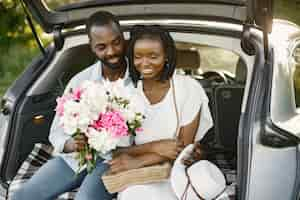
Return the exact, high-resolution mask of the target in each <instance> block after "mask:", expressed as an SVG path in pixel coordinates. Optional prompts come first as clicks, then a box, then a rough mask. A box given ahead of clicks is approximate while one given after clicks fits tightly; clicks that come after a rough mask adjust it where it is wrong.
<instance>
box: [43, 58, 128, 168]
mask: <svg viewBox="0 0 300 200" xmlns="http://www.w3.org/2000/svg"><path fill="white" fill-rule="evenodd" d="M85 80H90V81H99V82H100V83H104V82H103V76H102V64H101V62H100V61H98V62H96V63H95V64H93V65H91V66H90V67H88V68H87V69H85V70H83V71H81V72H79V73H78V74H76V75H75V76H74V77H73V78H72V79H71V80H70V81H69V83H68V85H67V86H66V89H65V92H64V93H66V92H68V91H70V89H71V88H76V87H78V86H80V85H81V84H82V83H83V81H85ZM123 80H124V83H125V85H126V86H128V87H132V88H133V84H132V82H131V79H130V78H129V71H128V67H127V70H126V73H125V76H124V78H123ZM70 137H71V136H69V135H67V134H65V133H64V131H63V128H62V127H61V125H60V124H59V117H58V116H57V115H55V117H54V120H53V122H52V125H51V129H50V134H49V141H50V142H51V144H52V145H53V147H54V155H57V156H61V157H62V158H63V159H64V160H65V161H66V163H67V164H68V165H69V166H70V167H71V168H72V169H73V170H74V171H77V170H78V169H79V166H78V161H77V160H76V159H74V156H75V155H74V153H63V149H64V145H65V142H66V141H67V140H68V139H70Z"/></svg>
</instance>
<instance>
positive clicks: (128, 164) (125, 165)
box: [108, 153, 143, 173]
mask: <svg viewBox="0 0 300 200" xmlns="http://www.w3.org/2000/svg"><path fill="white" fill-rule="evenodd" d="M108 164H109V165H110V172H111V173H118V172H122V171H127V170H130V169H137V168H140V167H142V166H143V165H142V161H141V160H139V159H137V158H135V157H133V156H130V155H128V154H125V153H121V154H119V155H118V156H116V157H115V158H113V159H112V160H111V161H109V162H108Z"/></svg>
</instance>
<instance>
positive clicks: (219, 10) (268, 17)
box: [23, 0, 273, 32]
mask: <svg viewBox="0 0 300 200" xmlns="http://www.w3.org/2000/svg"><path fill="white" fill-rule="evenodd" d="M23 1H24V3H25V4H26V5H27V7H28V8H29V10H30V11H31V13H32V15H33V17H34V18H35V19H36V21H38V22H39V23H40V24H41V26H42V27H43V29H44V30H45V31H46V32H52V31H53V30H54V29H55V28H57V27H59V26H60V27H63V28H68V27H72V26H75V25H79V24H83V23H84V22H85V20H86V18H87V16H89V15H90V14H92V13H93V12H95V11H96V10H99V9H101V10H108V11H110V12H112V13H114V14H115V15H117V16H118V17H119V18H120V19H124V18H130V17H133V16H139V17H140V18H142V17H149V16H151V17H155V16H177V17H182V16H185V17H187V16H190V17H198V18H199V17H201V18H204V17H206V18H211V19H214V21H229V20H231V21H235V22H237V23H240V24H242V23H244V22H246V21H247V22H249V23H252V24H254V23H255V24H256V25H258V26H260V27H262V28H263V29H267V30H268V31H270V30H271V28H270V27H271V24H272V19H273V0H189V1H178V0H177V1H176V0H173V1H168V0H162V1H155V0H152V1H137V0H131V1H130V0H128V1H124V0H119V1H118V0H115V1H108V0H107V1H87V2H79V3H77V4H73V5H72V4H71V5H69V6H65V7H62V8H60V9H59V8H58V9H57V10H55V11H52V10H50V9H49V8H47V5H46V4H45V2H43V1H42V0H23Z"/></svg>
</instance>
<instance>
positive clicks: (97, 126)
mask: <svg viewBox="0 0 300 200" xmlns="http://www.w3.org/2000/svg"><path fill="white" fill-rule="evenodd" d="M101 117H102V114H101V113H100V115H99V118H98V120H95V121H93V123H92V124H91V127H93V128H94V129H96V130H97V131H99V130H101V129H102V128H103V126H102V121H101Z"/></svg>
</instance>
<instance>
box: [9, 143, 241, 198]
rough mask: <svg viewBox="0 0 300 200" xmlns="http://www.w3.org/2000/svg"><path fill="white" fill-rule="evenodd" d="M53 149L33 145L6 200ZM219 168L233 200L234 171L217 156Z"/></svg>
mask: <svg viewBox="0 0 300 200" xmlns="http://www.w3.org/2000/svg"><path fill="white" fill-rule="evenodd" d="M52 151H53V148H52V147H51V146H49V145H45V144H40V143H39V144H35V146H34V148H33V150H32V152H31V153H30V154H29V155H28V157H27V159H26V160H25V161H24V162H23V164H22V165H21V167H20V168H19V170H18V172H17V174H16V176H15V177H14V179H13V180H12V182H11V183H10V186H9V190H8V199H11V195H12V194H13V192H14V191H16V190H17V189H19V188H20V187H21V186H22V184H24V183H25V182H26V181H27V180H28V179H30V178H31V176H32V175H33V174H34V172H35V171H37V170H38V169H39V168H40V167H41V166H42V165H43V164H44V163H45V162H47V160H49V159H51V158H52V155H51V154H52ZM211 161H212V162H214V163H215V164H216V165H218V166H219V167H220V169H221V170H222V171H223V173H224V174H225V177H226V181H227V184H228V186H227V188H226V190H225V193H226V196H227V197H228V198H229V199H231V200H234V199H235V193H236V170H234V169H232V168H231V165H230V164H229V163H228V162H227V160H226V159H225V158H224V156H222V155H220V154H218V155H216V156H215V157H214V159H212V160H211ZM76 191H77V189H75V190H73V191H71V192H66V193H64V194H62V195H60V196H59V197H58V199H57V200H73V199H74V197H75V194H76ZM228 198H227V199H228Z"/></svg>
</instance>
